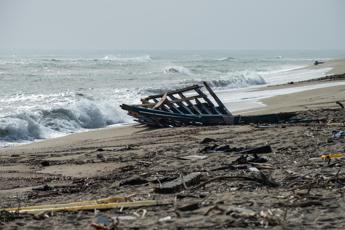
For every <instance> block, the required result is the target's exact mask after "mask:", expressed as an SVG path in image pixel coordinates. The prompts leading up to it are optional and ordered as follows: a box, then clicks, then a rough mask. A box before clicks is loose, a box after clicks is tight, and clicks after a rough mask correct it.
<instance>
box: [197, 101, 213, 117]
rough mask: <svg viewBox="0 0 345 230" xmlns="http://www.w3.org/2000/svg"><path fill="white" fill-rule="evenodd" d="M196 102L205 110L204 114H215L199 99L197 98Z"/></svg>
mask: <svg viewBox="0 0 345 230" xmlns="http://www.w3.org/2000/svg"><path fill="white" fill-rule="evenodd" d="M195 102H196V103H197V104H198V105H199V106H200V107H201V109H202V110H204V112H205V113H206V114H213V113H212V112H211V111H210V110H208V108H206V106H204V105H203V104H202V103H201V102H200V101H199V99H198V98H195Z"/></svg>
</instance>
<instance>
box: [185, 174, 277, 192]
mask: <svg viewBox="0 0 345 230" xmlns="http://www.w3.org/2000/svg"><path fill="white" fill-rule="evenodd" d="M255 174H256V175H257V176H255V177H253V176H242V175H239V176H228V175H223V176H217V177H213V178H211V179H209V180H207V181H205V182H203V183H201V184H199V185H196V186H194V187H193V188H191V190H193V191H194V190H196V189H199V188H202V187H205V186H206V185H207V184H209V183H211V182H215V181H221V180H245V181H255V182H257V183H259V184H262V185H264V186H267V187H272V188H273V187H278V186H279V183H277V182H276V181H274V180H272V179H271V178H268V177H267V176H266V175H265V174H264V173H263V172H261V171H259V172H258V173H255Z"/></svg>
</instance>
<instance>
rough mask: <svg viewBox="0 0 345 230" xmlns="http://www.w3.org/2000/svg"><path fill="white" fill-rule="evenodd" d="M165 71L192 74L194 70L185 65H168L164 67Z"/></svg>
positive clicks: (167, 72) (166, 72)
mask: <svg viewBox="0 0 345 230" xmlns="http://www.w3.org/2000/svg"><path fill="white" fill-rule="evenodd" d="M163 73H165V74H184V75H189V76H190V75H192V72H191V71H190V70H189V69H188V68H186V67H184V66H167V67H165V68H164V69H163Z"/></svg>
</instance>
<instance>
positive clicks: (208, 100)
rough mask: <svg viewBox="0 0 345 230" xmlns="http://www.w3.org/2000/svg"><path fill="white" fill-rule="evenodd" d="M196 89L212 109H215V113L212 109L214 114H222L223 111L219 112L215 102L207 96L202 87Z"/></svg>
mask: <svg viewBox="0 0 345 230" xmlns="http://www.w3.org/2000/svg"><path fill="white" fill-rule="evenodd" d="M195 91H197V92H198V93H199V94H200V95H201V96H202V98H203V99H204V100H205V101H206V102H207V104H208V105H209V106H210V108H211V110H214V111H215V113H213V111H211V113H212V114H222V113H221V112H219V111H218V110H217V109H216V106H215V105H214V104H213V102H212V101H211V100H210V99H209V98H208V97H207V95H206V94H204V92H202V91H201V90H200V89H195Z"/></svg>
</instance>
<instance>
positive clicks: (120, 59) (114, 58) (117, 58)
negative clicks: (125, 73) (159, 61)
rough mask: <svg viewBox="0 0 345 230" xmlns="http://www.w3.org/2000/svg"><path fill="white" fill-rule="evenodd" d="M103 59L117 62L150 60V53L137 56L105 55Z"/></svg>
mask: <svg viewBox="0 0 345 230" xmlns="http://www.w3.org/2000/svg"><path fill="white" fill-rule="evenodd" d="M102 60H103V61H118V62H148V61H152V57H151V56H150V55H144V56H138V57H121V56H116V55H107V56H105V57H103V58H102Z"/></svg>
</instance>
